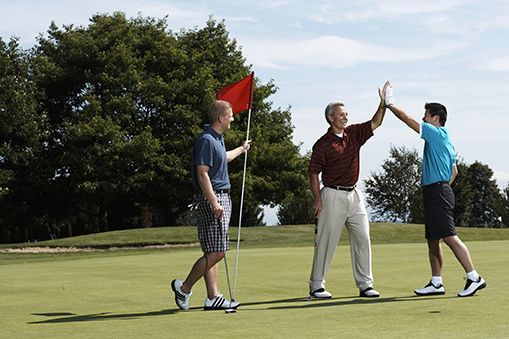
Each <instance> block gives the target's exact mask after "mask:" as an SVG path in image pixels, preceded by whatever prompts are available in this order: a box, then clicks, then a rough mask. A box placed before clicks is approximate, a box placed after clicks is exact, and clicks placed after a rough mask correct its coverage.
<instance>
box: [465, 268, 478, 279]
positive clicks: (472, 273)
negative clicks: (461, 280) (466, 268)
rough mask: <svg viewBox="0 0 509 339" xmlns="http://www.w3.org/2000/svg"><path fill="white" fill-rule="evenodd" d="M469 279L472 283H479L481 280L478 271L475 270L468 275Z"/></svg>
mask: <svg viewBox="0 0 509 339" xmlns="http://www.w3.org/2000/svg"><path fill="white" fill-rule="evenodd" d="M467 278H468V279H470V280H472V281H477V280H479V274H477V271H476V270H473V271H472V272H468V273H467Z"/></svg>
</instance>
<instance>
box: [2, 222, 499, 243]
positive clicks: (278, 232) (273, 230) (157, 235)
mask: <svg viewBox="0 0 509 339" xmlns="http://www.w3.org/2000/svg"><path fill="white" fill-rule="evenodd" d="M457 231H458V235H459V236H460V238H461V239H462V240H463V241H484V240H509V229H484V228H464V227H458V228H457ZM313 232H314V225H296V226H274V227H243V228H242V229H241V242H242V246H243V247H247V248H256V247H274V246H278V247H285V246H292V247H298V246H309V245H311V246H312V245H313V241H314V238H313V234H314V233H313ZM229 235H230V239H231V240H232V241H236V240H237V237H238V227H230V232H229ZM197 241H198V237H197V234H196V227H160V228H144V229H134V230H124V231H114V232H106V233H96V234H89V235H84V236H78V237H72V238H63V239H57V240H50V241H41V242H32V243H22V244H0V249H1V248H9V247H30V246H32V247H33V246H48V247H71V246H74V247H98V248H108V247H112V246H132V245H135V246H137V245H160V244H183V243H194V242H197ZM371 241H372V243H373V244H387V243H419V242H425V240H424V225H417V224H400V223H371ZM342 244H348V233H347V232H346V229H345V230H344V232H343V235H342V238H341V241H340V245H342Z"/></svg>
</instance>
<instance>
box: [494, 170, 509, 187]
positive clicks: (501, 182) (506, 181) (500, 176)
mask: <svg viewBox="0 0 509 339" xmlns="http://www.w3.org/2000/svg"><path fill="white" fill-rule="evenodd" d="M493 178H494V179H495V180H497V184H498V186H499V187H500V188H504V187H506V186H507V185H509V173H506V172H502V171H494V172H493Z"/></svg>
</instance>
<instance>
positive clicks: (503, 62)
mask: <svg viewBox="0 0 509 339" xmlns="http://www.w3.org/2000/svg"><path fill="white" fill-rule="evenodd" d="M479 68H480V69H484V70H490V71H502V72H509V57H505V58H496V59H491V60H488V61H486V62H485V63H483V64H481V66H480V67H479Z"/></svg>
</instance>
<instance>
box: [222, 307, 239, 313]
mask: <svg viewBox="0 0 509 339" xmlns="http://www.w3.org/2000/svg"><path fill="white" fill-rule="evenodd" d="M224 313H237V310H236V309H234V308H227V309H226V310H224Z"/></svg>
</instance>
